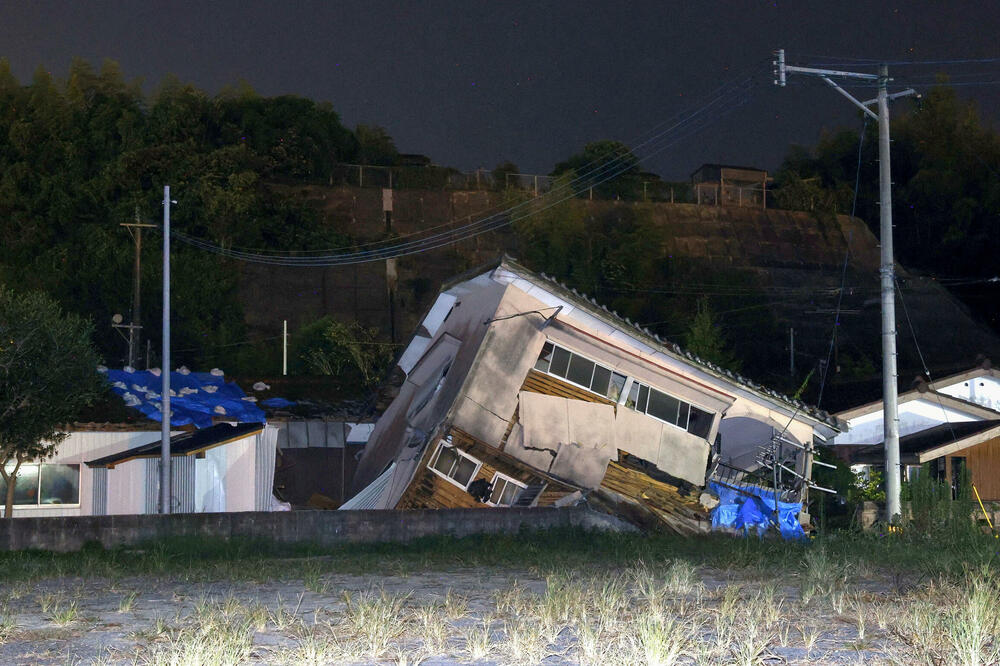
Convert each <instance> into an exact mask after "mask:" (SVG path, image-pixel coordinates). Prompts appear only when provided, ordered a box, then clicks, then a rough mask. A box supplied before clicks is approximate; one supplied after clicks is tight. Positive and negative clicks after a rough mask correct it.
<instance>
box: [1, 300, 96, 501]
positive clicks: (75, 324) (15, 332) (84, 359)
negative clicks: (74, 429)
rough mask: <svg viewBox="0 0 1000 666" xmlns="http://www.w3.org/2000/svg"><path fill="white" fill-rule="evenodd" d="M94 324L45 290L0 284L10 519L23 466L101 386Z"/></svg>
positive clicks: (60, 435) (45, 452) (57, 438)
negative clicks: (21, 291)
mask: <svg viewBox="0 0 1000 666" xmlns="http://www.w3.org/2000/svg"><path fill="white" fill-rule="evenodd" d="M92 333H93V328H92V326H91V325H90V323H89V322H88V321H86V320H84V319H82V318H81V317H78V316H76V315H65V314H64V313H63V311H62V310H61V309H60V307H59V306H58V305H57V304H56V303H55V302H54V301H52V300H51V299H49V298H48V297H46V296H45V295H44V294H41V293H38V292H32V293H28V294H24V295H17V294H15V293H13V292H12V291H10V290H9V289H7V288H5V287H2V286H0V477H2V479H3V482H4V484H3V485H5V486H6V496H5V504H4V506H5V509H4V516H5V517H7V518H13V506H14V488H15V484H16V482H17V474H18V471H19V470H20V468H21V465H22V464H23V463H25V462H26V461H29V460H37V459H44V458H47V457H49V456H51V455H52V454H53V453H55V450H56V447H57V446H58V444H59V442H61V441H62V440H63V439H65V438H66V433H65V432H63V431H62V429H63V428H64V427H65V424H67V423H69V422H70V421H72V420H73V419H74V418H75V417H76V415H77V413H78V411H79V410H80V408H82V407H84V406H85V405H88V404H90V403H92V402H93V401H94V400H95V399H96V398H97V397H99V396H100V395H101V394H102V392H103V391H104V390H105V389H104V385H103V382H102V380H101V377H100V375H99V374H98V373H97V364H98V361H99V359H98V356H97V352H96V351H95V350H94V347H93V345H92V344H91V341H90V336H91V334H92Z"/></svg>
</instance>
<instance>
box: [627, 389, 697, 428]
mask: <svg viewBox="0 0 1000 666" xmlns="http://www.w3.org/2000/svg"><path fill="white" fill-rule="evenodd" d="M625 406H626V407H628V408H629V409H634V410H635V411H637V412H641V413H643V414H648V415H649V416H652V417H653V418H657V419H660V420H661V421H666V422H667V423H669V424H671V425H675V426H677V427H678V428H683V429H684V430H687V431H688V432H689V433H691V434H692V435H697V436H698V437H708V433H709V431H710V430H711V429H712V419H713V418H714V417H715V415H714V414H712V413H711V412H706V411H705V410H703V409H698V408H697V407H695V406H694V405H692V404H689V403H687V402H684V401H683V400H680V399H678V398H675V397H674V396H672V395H667V394H666V393H664V392H663V391H658V390H656V389H655V388H652V387H650V386H646V385H645V384H640V383H639V382H632V386H631V388H629V391H628V396H626V397H625Z"/></svg>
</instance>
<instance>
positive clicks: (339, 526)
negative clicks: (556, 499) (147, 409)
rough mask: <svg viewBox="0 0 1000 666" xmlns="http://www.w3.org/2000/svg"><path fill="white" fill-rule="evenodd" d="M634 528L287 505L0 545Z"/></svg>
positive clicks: (577, 520) (115, 524) (52, 531)
mask: <svg viewBox="0 0 1000 666" xmlns="http://www.w3.org/2000/svg"><path fill="white" fill-rule="evenodd" d="M554 527H582V528H586V529H603V530H615V531H632V530H634V529H635V528H633V527H631V526H630V525H627V524H625V523H622V522H621V521H619V520H618V519H616V518H614V517H612V516H609V515H607V514H603V513H598V512H596V511H593V510H592V509H589V508H587V507H583V506H578V507H567V508H559V509H557V508H548V507H545V508H533V509H490V510H484V509H447V510H440V511H291V512H288V511H283V512H276V513H269V512H246V513H193V514H174V515H166V516H164V515H156V514H153V515H131V516H79V517H76V516H74V517H58V518H24V519H21V520H11V521H0V550H7V551H11V550H27V549H41V550H53V551H75V550H79V549H80V548H81V547H82V546H83V545H84V544H85V543H87V542H93V541H98V542H100V543H101V544H102V545H103V546H104V547H105V548H111V547H114V546H122V545H131V544H136V543H140V542H143V541H148V540H155V539H165V538H171V537H180V536H188V537H191V536H203V537H219V538H223V539H229V538H248V539H268V540H271V541H276V542H280V543H315V544H320V545H325V546H336V545H341V544H347V543H381V542H405V541H409V540H411V539H416V538H419V537H425V536H434V535H453V536H457V537H461V536H468V535H472V534H513V533H515V532H517V531H519V530H521V529H549V528H554Z"/></svg>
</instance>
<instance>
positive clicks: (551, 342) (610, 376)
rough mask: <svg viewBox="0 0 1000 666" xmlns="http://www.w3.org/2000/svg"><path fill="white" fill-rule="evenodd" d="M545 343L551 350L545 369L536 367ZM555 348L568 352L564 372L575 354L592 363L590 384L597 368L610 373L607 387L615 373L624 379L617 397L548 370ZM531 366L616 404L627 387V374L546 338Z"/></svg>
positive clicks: (611, 383) (612, 382) (609, 386)
mask: <svg viewBox="0 0 1000 666" xmlns="http://www.w3.org/2000/svg"><path fill="white" fill-rule="evenodd" d="M545 345H550V346H551V347H552V350H551V352H550V358H549V360H548V365H547V366H546V369H545V370H542V369H541V368H539V367H538V362H539V360H541V356H542V354H543V353H544V352H545ZM557 349H561V350H562V351H564V352H566V353H567V354H569V359H568V360H567V362H566V374H567V375H569V369H570V366H571V365H572V363H573V357H574V356H577V357H579V358H580V359H582V360H584V361H587V362H588V363H591V364H593V366H594V367H593V368H592V369H591V371H590V383H591V384H593V383H594V375H595V374H597V368H603V369H604V370H607V371H608V372H609V373H610V375H609V376H608V388H609V389H610V388H611V386H612V385H614V378H615V375H618V376H619V377H623V378H624V380H625V381H624V382H622V385H621V389H620V390H619V392H618V397H617V398H612V397H611V396H610V395H608V394H607V393H600V392H598V391H595V390H594V389H592V388H591V387H590V386H585V385H583V384H580V383H578V382H575V381H573V380H572V379H570V378H569V377H568V376H567V377H564V376H562V375H557V374H555V373H554V372H550V371H549V368H551V367H552V361H553V359H554V357H555V353H556V350H557ZM531 368H532V369H533V370H535V371H537V372H541V373H542V374H545V375H548V376H550V377H555V378H556V379H560V380H562V381H564V382H566V383H567V384H571V385H573V386H576V387H579V388H582V389H583V390H584V391H586V392H587V393H593V394H594V395H597V396H600V397H602V398H604V399H605V400H610V401H611V404H618V402H619V401H620V400H621V396H622V394H623V393H624V392H625V389H626V388H627V385H628V380H629V376H628V375H626V374H623V373H621V372H619V371H618V370H617V369H615V368H612V367H609V366H607V365H605V364H603V363H598V362H597V361H595V360H593V359H592V358H590V357H589V356H587V355H585V354H581V353H579V352H575V351H573V350H572V349H569V348H567V347H564V346H563V345H560V344H557V343H555V342H553V341H552V340H546V341H545V344H543V345H542V348H541V350H539V352H538V357H537V358H536V359H535V363H534V365H532V366H531Z"/></svg>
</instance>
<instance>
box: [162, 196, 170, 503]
mask: <svg viewBox="0 0 1000 666" xmlns="http://www.w3.org/2000/svg"><path fill="white" fill-rule="evenodd" d="M171 203H172V202H171V201H170V186H169V185H164V186H163V361H162V363H161V364H160V370H161V372H160V379H161V380H162V384H161V394H160V406H161V409H160V415H161V416H162V419H161V422H160V513H170V497H171V493H170V204H171Z"/></svg>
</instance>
